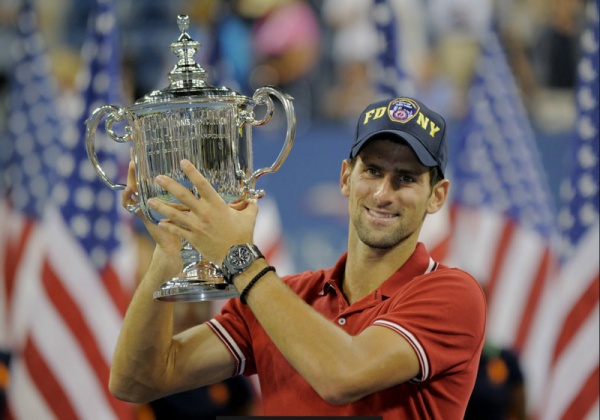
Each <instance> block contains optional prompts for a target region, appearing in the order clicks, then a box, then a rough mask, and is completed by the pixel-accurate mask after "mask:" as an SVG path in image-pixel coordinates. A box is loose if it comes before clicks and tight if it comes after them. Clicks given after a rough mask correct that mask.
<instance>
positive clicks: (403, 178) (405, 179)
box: [398, 174, 415, 184]
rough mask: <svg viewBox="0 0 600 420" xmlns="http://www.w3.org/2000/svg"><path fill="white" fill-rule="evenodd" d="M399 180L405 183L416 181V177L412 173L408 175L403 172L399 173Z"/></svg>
mask: <svg viewBox="0 0 600 420" xmlns="http://www.w3.org/2000/svg"><path fill="white" fill-rule="evenodd" d="M398 180H399V181H400V182H403V183H406V184H407V183H411V182H415V178H414V177H413V176H410V175H406V174H402V175H398Z"/></svg>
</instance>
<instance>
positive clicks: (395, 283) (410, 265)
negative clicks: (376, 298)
mask: <svg viewBox="0 0 600 420" xmlns="http://www.w3.org/2000/svg"><path fill="white" fill-rule="evenodd" d="M347 258H348V253H347V252H346V253H344V254H343V255H342V256H341V257H340V259H339V260H338V261H337V262H336V264H335V265H334V266H333V268H332V269H330V270H328V272H326V274H325V281H324V284H323V291H322V292H321V294H326V293H327V292H329V291H331V290H332V289H333V290H341V288H342V286H341V284H342V279H343V278H344V269H345V267H346V260H347ZM435 267H437V264H436V263H434V262H433V260H432V259H431V257H430V256H429V252H427V249H426V248H425V245H423V244H422V243H421V242H419V243H417V247H416V248H415V251H414V252H413V253H412V255H411V256H410V257H409V259H408V260H407V261H406V262H405V263H404V265H403V266H402V267H400V268H399V269H398V270H397V271H396V272H395V273H394V274H392V275H391V276H390V277H389V278H388V279H387V280H386V281H385V282H383V284H382V285H381V286H380V287H379V288H377V290H376V291H375V293H376V292H377V291H381V295H382V297H385V298H387V297H390V296H391V295H392V294H393V293H394V292H395V291H396V290H398V289H399V288H400V287H402V286H405V285H406V284H407V283H408V282H409V281H410V280H412V279H413V278H414V277H417V276H421V275H423V274H425V273H428V272H430V271H432V270H433V269H435Z"/></svg>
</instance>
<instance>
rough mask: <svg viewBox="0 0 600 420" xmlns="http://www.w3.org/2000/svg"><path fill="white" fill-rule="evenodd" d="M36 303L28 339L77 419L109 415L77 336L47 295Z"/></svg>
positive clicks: (96, 379)
mask: <svg viewBox="0 0 600 420" xmlns="http://www.w3.org/2000/svg"><path fill="white" fill-rule="evenodd" d="M37 306H38V307H37V311H38V312H37V317H38V319H37V320H36V321H35V322H33V323H32V324H31V338H32V340H33V342H34V343H35V345H36V347H37V349H38V351H39V352H40V355H41V356H42V358H43V359H44V360H45V361H46V363H48V367H49V368H50V369H51V370H52V371H53V373H54V376H55V378H56V380H57V381H58V382H59V383H60V384H61V386H62V387H63V389H64V391H65V393H66V394H67V396H68V397H69V401H70V402H71V404H72V406H73V409H74V410H75V411H76V412H77V414H78V415H79V418H82V419H84V418H90V416H93V417H94V418H97V419H110V418H113V417H114V416H115V415H114V413H113V412H112V409H111V407H110V405H109V404H108V402H107V401H106V398H105V393H104V391H103V390H102V388H101V384H100V382H99V380H98V377H97V376H96V373H95V371H94V370H93V368H92V366H90V364H89V362H88V360H87V359H86V357H85V354H84V353H83V351H82V348H81V346H80V343H79V342H78V340H77V337H74V336H73V333H72V332H71V331H70V330H69V329H68V328H67V326H66V325H65V324H64V322H63V320H62V318H61V314H60V313H58V312H57V311H56V309H55V308H54V306H53V305H52V304H50V300H49V298H48V297H47V296H43V298H42V299H40V300H39V302H38V303H37ZM39 379H40V380H41V381H43V380H44V378H39Z"/></svg>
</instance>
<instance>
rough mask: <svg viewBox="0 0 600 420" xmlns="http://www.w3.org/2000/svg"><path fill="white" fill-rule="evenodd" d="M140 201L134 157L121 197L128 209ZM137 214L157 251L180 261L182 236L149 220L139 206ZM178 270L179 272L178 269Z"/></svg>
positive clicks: (177, 267) (122, 202) (130, 163)
mask: <svg viewBox="0 0 600 420" xmlns="http://www.w3.org/2000/svg"><path fill="white" fill-rule="evenodd" d="M138 203H139V198H138V188H137V182H136V171H135V163H134V162H133V159H132V160H131V161H130V162H129V168H128V171H127V186H126V187H125V189H124V190H123V194H122V197H121V204H122V206H123V207H124V208H125V209H127V208H128V207H131V206H136V205H138ZM135 215H136V216H137V217H139V218H140V220H141V221H142V222H143V223H144V226H145V227H146V229H147V230H148V233H149V234H150V235H151V236H152V238H153V239H154V242H155V243H156V250H155V253H156V252H160V253H162V254H164V255H165V256H166V257H167V259H168V258H173V259H172V261H179V260H181V257H180V256H179V251H180V250H181V238H179V237H177V236H175V235H173V234H171V233H169V232H168V231H167V230H166V229H162V228H160V227H158V225H156V224H154V223H152V222H151V221H149V220H148V219H147V218H146V217H145V216H144V214H143V212H142V210H141V209H139V208H138V210H137V211H136V212H135ZM173 266H175V268H176V269H179V268H180V267H179V266H177V264H173ZM176 272H178V271H177V270H176Z"/></svg>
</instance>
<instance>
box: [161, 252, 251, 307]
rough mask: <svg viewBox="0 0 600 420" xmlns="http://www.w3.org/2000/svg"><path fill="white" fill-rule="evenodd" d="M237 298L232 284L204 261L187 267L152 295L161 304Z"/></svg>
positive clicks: (237, 294)
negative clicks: (161, 302)
mask: <svg viewBox="0 0 600 420" xmlns="http://www.w3.org/2000/svg"><path fill="white" fill-rule="evenodd" d="M239 296H240V294H239V293H238V291H237V290H236V288H235V287H234V286H233V284H228V283H226V282H225V280H224V279H223V276H222V274H221V270H220V269H219V268H218V267H217V266H216V265H214V264H212V263H211V262H209V261H206V260H200V261H197V262H196V263H193V264H189V265H187V266H186V267H185V268H184V270H183V271H182V272H181V273H180V274H179V275H178V276H177V277H175V278H172V279H171V280H169V281H167V282H165V283H163V284H162V285H161V286H160V288H159V289H158V290H155V291H154V293H153V294H152V297H153V298H154V300H159V301H163V302H204V301H212V300H219V299H229V298H235V297H239Z"/></svg>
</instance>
